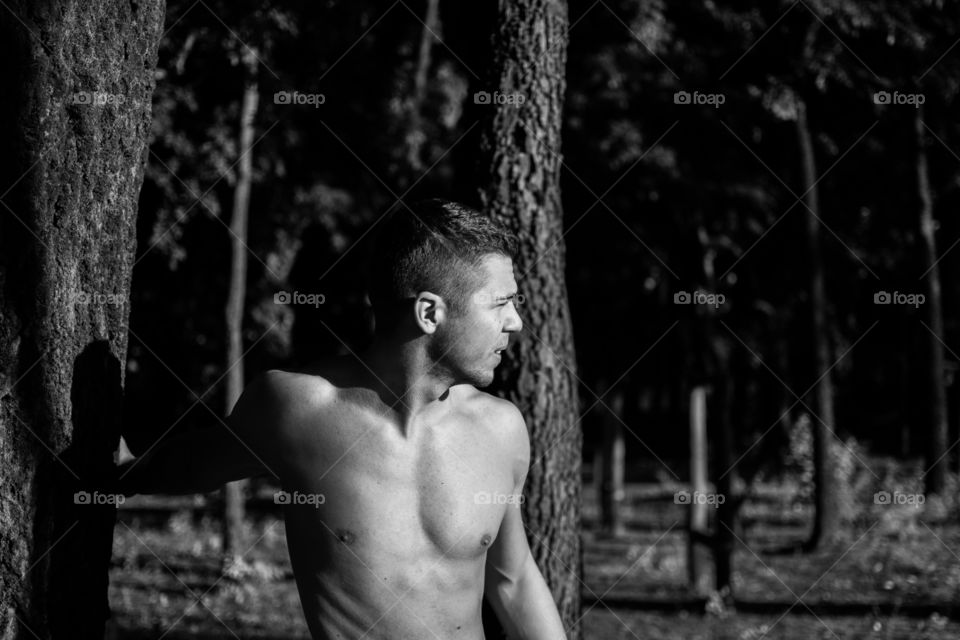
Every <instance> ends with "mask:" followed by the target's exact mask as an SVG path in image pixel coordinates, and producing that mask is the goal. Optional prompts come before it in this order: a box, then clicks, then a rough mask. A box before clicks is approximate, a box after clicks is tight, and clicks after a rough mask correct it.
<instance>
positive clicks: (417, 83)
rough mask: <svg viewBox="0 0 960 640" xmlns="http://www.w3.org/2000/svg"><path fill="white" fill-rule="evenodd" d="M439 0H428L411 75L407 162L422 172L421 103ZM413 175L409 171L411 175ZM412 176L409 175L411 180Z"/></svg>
mask: <svg viewBox="0 0 960 640" xmlns="http://www.w3.org/2000/svg"><path fill="white" fill-rule="evenodd" d="M439 4H440V0H427V12H426V15H425V16H424V19H423V31H421V32H420V49H419V52H418V54H417V67H416V71H415V72H414V75H413V96H412V97H411V100H410V114H409V125H408V130H407V140H406V142H407V164H408V165H409V169H410V170H411V171H422V170H423V168H424V164H423V159H422V158H421V157H420V152H421V149H423V144H424V142H426V138H427V137H426V134H425V133H424V131H423V103H424V101H425V99H426V96H427V80H428V79H429V74H430V58H431V51H432V50H433V41H434V39H435V38H436V37H437V36H438V35H439V30H440V12H439ZM411 175H412V174H411ZM413 179H415V178H413V177H411V180H413Z"/></svg>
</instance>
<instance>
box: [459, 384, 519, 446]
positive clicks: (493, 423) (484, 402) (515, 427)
mask: <svg viewBox="0 0 960 640" xmlns="http://www.w3.org/2000/svg"><path fill="white" fill-rule="evenodd" d="M455 388H456V389H458V392H459V394H460V397H461V402H462V406H464V407H465V408H466V410H467V411H469V412H470V413H471V414H472V415H474V416H476V418H477V419H478V420H479V421H481V422H482V423H483V424H484V425H485V426H488V427H489V428H491V429H494V430H496V431H498V432H499V433H501V434H502V435H503V436H504V437H506V438H509V439H511V440H517V441H519V440H526V439H527V425H526V422H525V421H524V419H523V413H521V411H520V409H518V408H517V405H515V404H513V403H512V402H510V401H509V400H507V399H505V398H501V397H499V396H495V395H493V394H491V393H487V392H486V391H482V390H480V389H477V388H476V387H474V386H473V385H469V384H464V385H458V386H457V387H455Z"/></svg>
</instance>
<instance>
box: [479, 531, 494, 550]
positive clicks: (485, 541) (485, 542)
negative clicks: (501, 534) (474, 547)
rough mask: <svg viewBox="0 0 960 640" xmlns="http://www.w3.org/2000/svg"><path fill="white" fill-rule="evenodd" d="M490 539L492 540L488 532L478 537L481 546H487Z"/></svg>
mask: <svg viewBox="0 0 960 640" xmlns="http://www.w3.org/2000/svg"><path fill="white" fill-rule="evenodd" d="M491 540H493V538H491V537H490V534H489V533H488V534H487V535H485V536H483V538H481V539H480V546H481V547H486V546H489V544H490V541H491Z"/></svg>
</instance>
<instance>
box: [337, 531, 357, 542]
mask: <svg viewBox="0 0 960 640" xmlns="http://www.w3.org/2000/svg"><path fill="white" fill-rule="evenodd" d="M355 539H356V536H354V535H353V534H352V533H350V532H349V531H347V530H346V529H340V530H338V531H337V540H339V541H340V542H342V543H343V544H350V543H352V542H353V541H354V540H355Z"/></svg>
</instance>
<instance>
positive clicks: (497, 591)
mask: <svg viewBox="0 0 960 640" xmlns="http://www.w3.org/2000/svg"><path fill="white" fill-rule="evenodd" d="M490 587H492V588H490V589H488V591H487V597H488V599H489V600H490V604H491V605H492V606H493V608H494V610H495V611H496V612H497V617H498V618H499V619H500V624H502V625H503V627H504V629H505V630H506V632H507V637H508V638H509V639H510V640H566V637H567V636H566V632H565V631H564V628H563V622H562V621H561V620H560V614H559V613H558V612H557V605H556V604H555V603H554V601H553V594H551V593H550V588H549V587H548V586H547V583H546V582H545V581H544V579H543V575H542V574H541V573H540V570H539V569H538V568H537V565H536V563H535V562H534V560H533V557H532V556H528V557H527V562H526V566H525V568H524V571H523V572H522V573H521V574H520V577H519V578H517V579H516V580H510V579H507V578H504V579H502V580H500V581H499V582H498V583H497V584H494V585H490Z"/></svg>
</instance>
